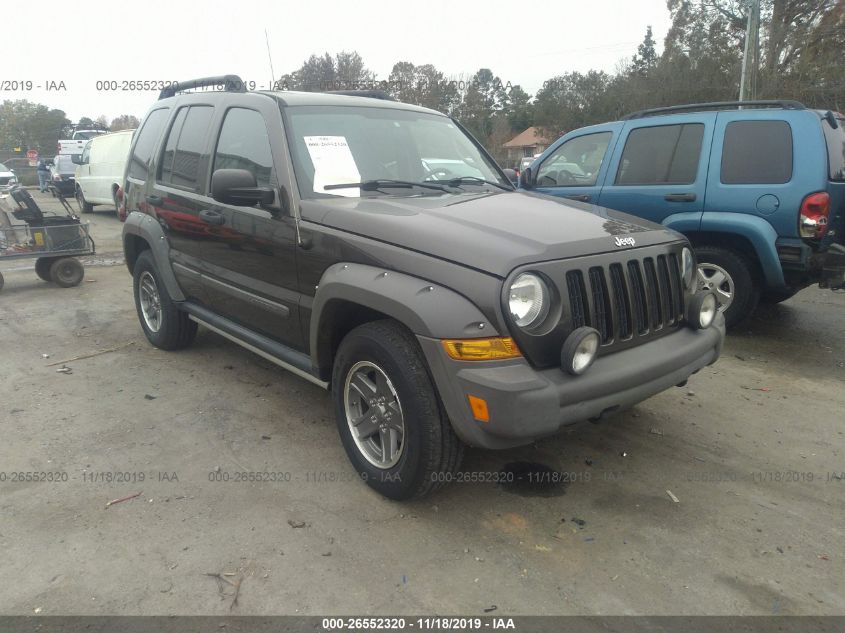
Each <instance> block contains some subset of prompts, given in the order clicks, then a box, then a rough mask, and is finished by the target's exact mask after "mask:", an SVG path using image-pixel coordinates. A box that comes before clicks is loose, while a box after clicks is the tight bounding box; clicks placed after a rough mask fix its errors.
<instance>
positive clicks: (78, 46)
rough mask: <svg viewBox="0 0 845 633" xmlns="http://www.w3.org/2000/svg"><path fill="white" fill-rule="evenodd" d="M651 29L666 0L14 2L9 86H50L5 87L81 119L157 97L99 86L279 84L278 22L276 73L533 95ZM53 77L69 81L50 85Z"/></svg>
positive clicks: (658, 32)
mask: <svg viewBox="0 0 845 633" xmlns="http://www.w3.org/2000/svg"><path fill="white" fill-rule="evenodd" d="M10 11H11V12H12V13H13V14H14V15H10ZM11 18H14V19H11ZM648 25H651V26H652V27H653V29H654V35H655V39H656V40H657V42H658V46H659V45H660V44H662V41H663V37H664V36H665V34H666V31H667V29H668V28H669V13H668V11H667V9H666V3H665V1H664V0H591V1H589V2H584V0H579V1H577V2H575V1H573V0H565V1H556V2H555V1H553V2H523V3H520V2H517V1H516V0H510V1H508V2H496V1H494V0H487V1H484V2H476V1H474V0H473V1H466V0H449V1H441V0H429V1H428V2H415V3H408V4H405V3H400V2H395V1H394V2H391V1H388V0H379V1H373V0H357V1H352V2H324V1H322V0H298V1H297V2H295V3H287V2H282V1H278V0H277V1H271V0H237V1H232V0H227V1H226V2H221V1H218V0H205V1H201V2H190V3H188V2H180V1H178V0H168V1H162V0H139V1H136V2H126V1H124V2H115V1H114V0H112V1H106V0H79V1H78V2H74V3H72V6H71V5H68V4H67V3H66V2H61V3H60V2H51V1H45V0H36V1H35V2H19V3H15V4H14V6H13V7H12V6H9V7H7V11H6V12H5V20H4V28H3V29H2V32H3V46H2V50H3V51H4V53H3V61H4V63H3V64H2V69H3V70H2V73H0V82H2V81H3V80H7V81H13V80H31V81H32V82H33V83H34V84H35V85H40V86H42V88H41V89H37V88H36V89H34V90H32V91H29V92H21V91H10V90H3V91H2V92H0V99H29V100H31V101H36V102H39V103H44V104H46V105H48V106H50V107H54V108H60V109H62V110H64V111H65V112H66V113H67V115H68V117H69V118H70V119H72V120H73V121H76V120H77V119H78V118H79V117H81V116H90V117H92V118H96V117H97V116H99V115H101V114H105V115H106V116H107V117H108V118H109V119H111V118H113V117H115V116H117V115H119V114H134V115H136V116H138V117H139V118H140V117H141V116H143V114H144V113H145V112H146V110H147V109H148V108H149V106H150V104H151V103H152V101H153V100H154V99H155V98H156V96H157V94H156V93H154V92H122V91H118V92H104V91H98V90H97V89H96V82H97V81H98V80H111V81H117V82H119V83H120V82H122V81H123V80H133V79H134V80H162V81H164V80H185V79H190V78H194V77H202V76H208V75H218V74H226V73H234V74H238V75H240V76H241V77H242V78H243V79H244V80H246V81H250V80H255V81H256V82H257V83H258V84H259V85H262V84H265V85H266V84H269V83H270V66H269V62H268V56H267V45H266V43H265V38H264V29H265V28H266V29H267V30H268V32H269V36H270V52H271V54H272V59H273V66H274V69H275V74H276V77H278V76H279V75H281V74H283V73H285V72H289V71H291V70H294V69H296V68H298V67H299V66H300V65H301V63H302V62H303V60H304V59H305V58H307V57H308V56H309V55H311V54H312V53H318V54H319V53H323V52H326V51H328V52H330V53H332V54H333V53H335V52H338V51H342V50H346V51H352V50H357V51H358V52H359V53H360V54H361V56H362V57H363V58H364V62H365V64H366V65H367V67H368V68H370V70H372V71H374V72H375V73H376V74H377V76H378V78H379V79H387V77H388V75H389V74H390V70H391V68H392V66H393V64H394V63H395V62H397V61H410V62H412V63H414V64H426V63H430V64H434V65H435V66H436V67H437V68H438V69H439V70H440V71H442V72H443V73H444V74H446V75H450V76H458V75H466V74H472V73H474V72H475V71H477V70H478V69H479V68H482V67H487V68H490V69H492V70H493V72H494V73H495V74H496V75H498V76H499V77H500V78H501V79H502V81H503V82H508V81H509V82H511V83H512V84H521V85H522V86H523V87H524V88H525V89H526V90H527V91H528V92H530V93H532V94H533V93H535V92H536V91H537V89H538V88H540V87H541V85H542V83H543V81H544V80H545V79H548V78H550V77H553V76H555V75H558V74H561V73H564V72H567V71H572V70H579V71H586V70H589V69H591V68H595V69H600V70H605V71H608V72H612V71H613V70H614V69H615V67H616V64H617V62H618V61H619V60H620V59H621V58H623V57H630V56H631V55H633V54H634V52H635V51H636V47H637V45H638V44H639V43H640V42H641V41H642V38H643V35H644V34H645V30H646V27H647V26H648ZM51 80H52V81H55V82H59V81H63V82H64V84H65V86H66V90H65V91H59V92H55V91H51V92H48V91H46V90H45V89H44V88H45V87H46V82H48V81H51ZM6 87H7V86H2V85H0V88H6Z"/></svg>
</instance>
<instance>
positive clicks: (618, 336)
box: [502, 241, 687, 367]
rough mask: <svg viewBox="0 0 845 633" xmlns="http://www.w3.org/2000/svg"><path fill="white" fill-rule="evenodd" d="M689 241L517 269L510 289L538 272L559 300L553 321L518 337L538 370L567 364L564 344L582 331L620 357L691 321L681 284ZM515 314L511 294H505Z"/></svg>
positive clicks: (518, 330) (552, 313)
mask: <svg viewBox="0 0 845 633" xmlns="http://www.w3.org/2000/svg"><path fill="white" fill-rule="evenodd" d="M685 245H686V243H685V242H681V241H678V242H670V243H663V244H653V245H648V246H640V247H638V248H634V249H625V250H613V251H609V252H603V253H596V254H593V255H585V256H582V257H571V258H568V259H558V260H548V261H543V262H537V263H532V264H525V265H523V266H521V267H519V268H517V269H515V270H514V271H512V272H511V274H510V275H509V278H508V279H507V280H506V281H505V286H504V287H505V288H507V287H508V285H507V284H509V283H511V280H513V279H514V278H516V276H518V275H519V274H520V273H522V272H537V273H540V274H541V275H543V277H544V278H545V280H546V282H547V283H548V284H549V287H550V288H549V289H550V291H551V295H552V296H553V304H552V306H553V307H552V309H551V310H550V312H549V319H548V321H547V322H545V323H543V325H542V326H541V327H540V328H536V329H535V330H533V331H526V330H524V329H522V328H519V327H517V326H516V325H513V326H512V327H511V328H510V332H511V335H512V336H513V338H514V340H515V341H516V343H517V345H519V349H520V350H522V353H523V354H524V355H525V357H526V358H527V359H528V360H529V361H530V362H531V363H532V364H533V365H535V366H537V367H553V366H555V365H560V353H561V348H562V347H563V344H564V341H566V338H567V337H568V336H569V335H570V334H571V333H572V331H573V330H575V329H577V328H579V327H584V326H588V327H592V328H595V329H596V330H597V331H598V332H599V335H600V336H601V351H600V352H599V353H600V354H602V355H604V354H612V353H615V352H617V351H622V350H624V349H628V348H630V347H635V346H637V345H641V344H643V343H647V342H648V341H650V340H652V339H655V338H657V337H660V336H664V335H667V334H669V333H671V332H672V331H674V330H676V329H677V328H679V327H680V326H681V324H682V323H683V321H684V314H685V312H684V307H685V306H684V302H685V301H686V296H687V293H686V291H685V289H684V287H683V282H682V281H681V270H680V262H681V251H682V249H683V248H684V246H685ZM502 298H503V300H504V302H505V303H504V307H505V309H507V295H506V294H505V295H503V297H502Z"/></svg>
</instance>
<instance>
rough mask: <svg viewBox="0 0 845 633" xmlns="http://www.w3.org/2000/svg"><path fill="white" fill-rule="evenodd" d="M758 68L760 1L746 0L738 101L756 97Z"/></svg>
mask: <svg viewBox="0 0 845 633" xmlns="http://www.w3.org/2000/svg"><path fill="white" fill-rule="evenodd" d="M759 67H760V0H748V23H747V25H746V28H745V50H744V51H743V54H742V76H741V77H740V80H739V100H740V101H747V100H748V99H749V98H750V99H752V100H753V99H754V98H756V97H757V69H758V68H759Z"/></svg>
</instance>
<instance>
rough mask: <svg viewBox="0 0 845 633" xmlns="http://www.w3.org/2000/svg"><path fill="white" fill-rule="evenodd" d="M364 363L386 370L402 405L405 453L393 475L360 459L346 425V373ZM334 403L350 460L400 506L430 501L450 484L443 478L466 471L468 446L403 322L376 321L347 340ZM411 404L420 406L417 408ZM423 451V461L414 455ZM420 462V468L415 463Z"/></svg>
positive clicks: (336, 367) (337, 364)
mask: <svg viewBox="0 0 845 633" xmlns="http://www.w3.org/2000/svg"><path fill="white" fill-rule="evenodd" d="M359 360H371V361H373V362H375V363H376V364H378V365H379V366H380V367H382V369H383V370H384V371H385V372H387V374H388V376H389V378H390V381H391V382H392V383H393V386H394V388H395V389H396V391H397V392H398V394H399V398H400V401H401V402H402V410H403V415H404V419H405V425H406V431H405V442H406V444H405V450H404V454H403V456H402V458H401V459H400V461H399V463H398V464H396V466H394V467H393V468H391V469H388V470H383V471H381V470H379V469H376V468H375V467H374V466H372V465H371V464H370V463H369V462H368V461H367V460H366V459H365V458H364V457H363V456H362V455H361V454H360V451H359V449H358V447H357V446H356V445H355V442H354V440H353V439H352V435H351V433H350V431H349V427H348V424H347V422H346V413H345V411H344V404H343V384H344V381H345V377H346V372H347V371H348V369H349V368H350V367H351V366H352V365H353V364H354V363H355V362H358V361H359ZM332 398H333V400H334V404H335V417H336V422H337V427H338V431H339V433H340V436H341V441H342V442H343V445H344V448H345V449H346V453H347V455H349V458H350V461H351V462H352V464H353V466H354V467H355V469H356V471H358V473H359V474H361V475H362V476H363V473H365V472H366V473H367V475H368V477H367V479H366V483H367V484H368V485H369V486H370V487H371V488H373V489H374V490H376V491H377V492H379V493H381V494H382V495H384V496H386V497H388V498H391V499H394V500H397V501H401V500H406V499H412V498H420V497H424V496H425V495H427V494H430V493H431V492H433V491H435V490H437V489H438V488H440V487H442V486H443V485H444V484H445V483H447V482H448V479H449V478H448V476H439V475H440V474H444V475H446V474H451V473H454V472H455V471H456V470H457V469H458V467H459V466H460V463H461V460H462V458H463V451H464V445H463V443H462V442H461V441H460V440H459V439H458V437H457V436H456V435H455V432H454V430H453V429H452V424H451V422H449V419H448V417H447V416H446V413H445V411H444V409H443V405H442V403H441V402H440V398H439V396H438V394H437V390H436V388H435V386H434V382H433V380H432V378H431V375H430V373H429V370H428V366H427V364H426V362H425V358H424V356H423V353H422V350H421V349H420V346H419V343H418V342H417V341H416V339H415V338H414V336H413V334H411V332H410V331H408V329H407V328H405V327H404V326H403V325H401V324H400V323H398V322H396V321H393V320H389V319H388V320H382V321H372V322H370V323H365V324H364V325H361V326H358V327H357V328H355V329H354V330H352V331H351V332H349V334H347V335H346V337H345V338H344V339H343V341H342V342H341V344H340V347H339V348H338V352H337V355H336V357H335V363H334V368H333V375H332ZM411 404H413V405H415V406H414V407H413V408H412V407H411ZM410 425H414V428H415V429H417V430H419V432H420V433H419V437H420V442H419V443H420V445H419V446H414V445H412V444H410V443H409V442H410V441H411V438H412V429H411V428H410ZM419 451H422V453H421V454H420V455H419V457H417V456H416V455H414V453H415V452H419ZM414 461H417V465H416V467H414V466H413V465H411V464H409V462H414ZM403 469H404V470H405V471H407V472H403ZM373 473H376V474H397V473H398V474H399V476H400V477H401V481H400V482H399V483H398V484H397V483H396V482H395V481H387V482H385V481H382V480H380V478H379V477H374V476H372V475H373ZM381 479H383V478H381Z"/></svg>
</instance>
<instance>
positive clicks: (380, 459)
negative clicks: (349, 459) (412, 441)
mask: <svg viewBox="0 0 845 633" xmlns="http://www.w3.org/2000/svg"><path fill="white" fill-rule="evenodd" d="M343 402H344V407H345V411H346V422H347V423H348V424H349V431H350V433H351V434H352V439H353V440H354V441H355V445H356V446H357V447H358V450H359V451H360V452H361V454H362V455H363V456H364V458H365V459H366V460H367V461H368V462H370V463H371V464H372V465H373V466H375V467H376V468H381V469H388V468H391V467H393V466H395V465H396V464H397V463H398V462H399V460H400V459H401V457H402V454H403V453H404V450H405V418H404V416H403V415H402V405H401V403H400V402H399V395H398V394H397V393H396V389H395V388H394V387H393V383H391V382H390V378H388V377H387V374H386V373H385V372H384V370H383V369H381V368H380V367H379V366H378V365H376V364H375V363H372V362H370V361H359V362H357V363H355V364H354V365H353V366H352V367H351V368H350V369H349V371H348V372H347V374H346V381H345V383H344V387H343Z"/></svg>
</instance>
